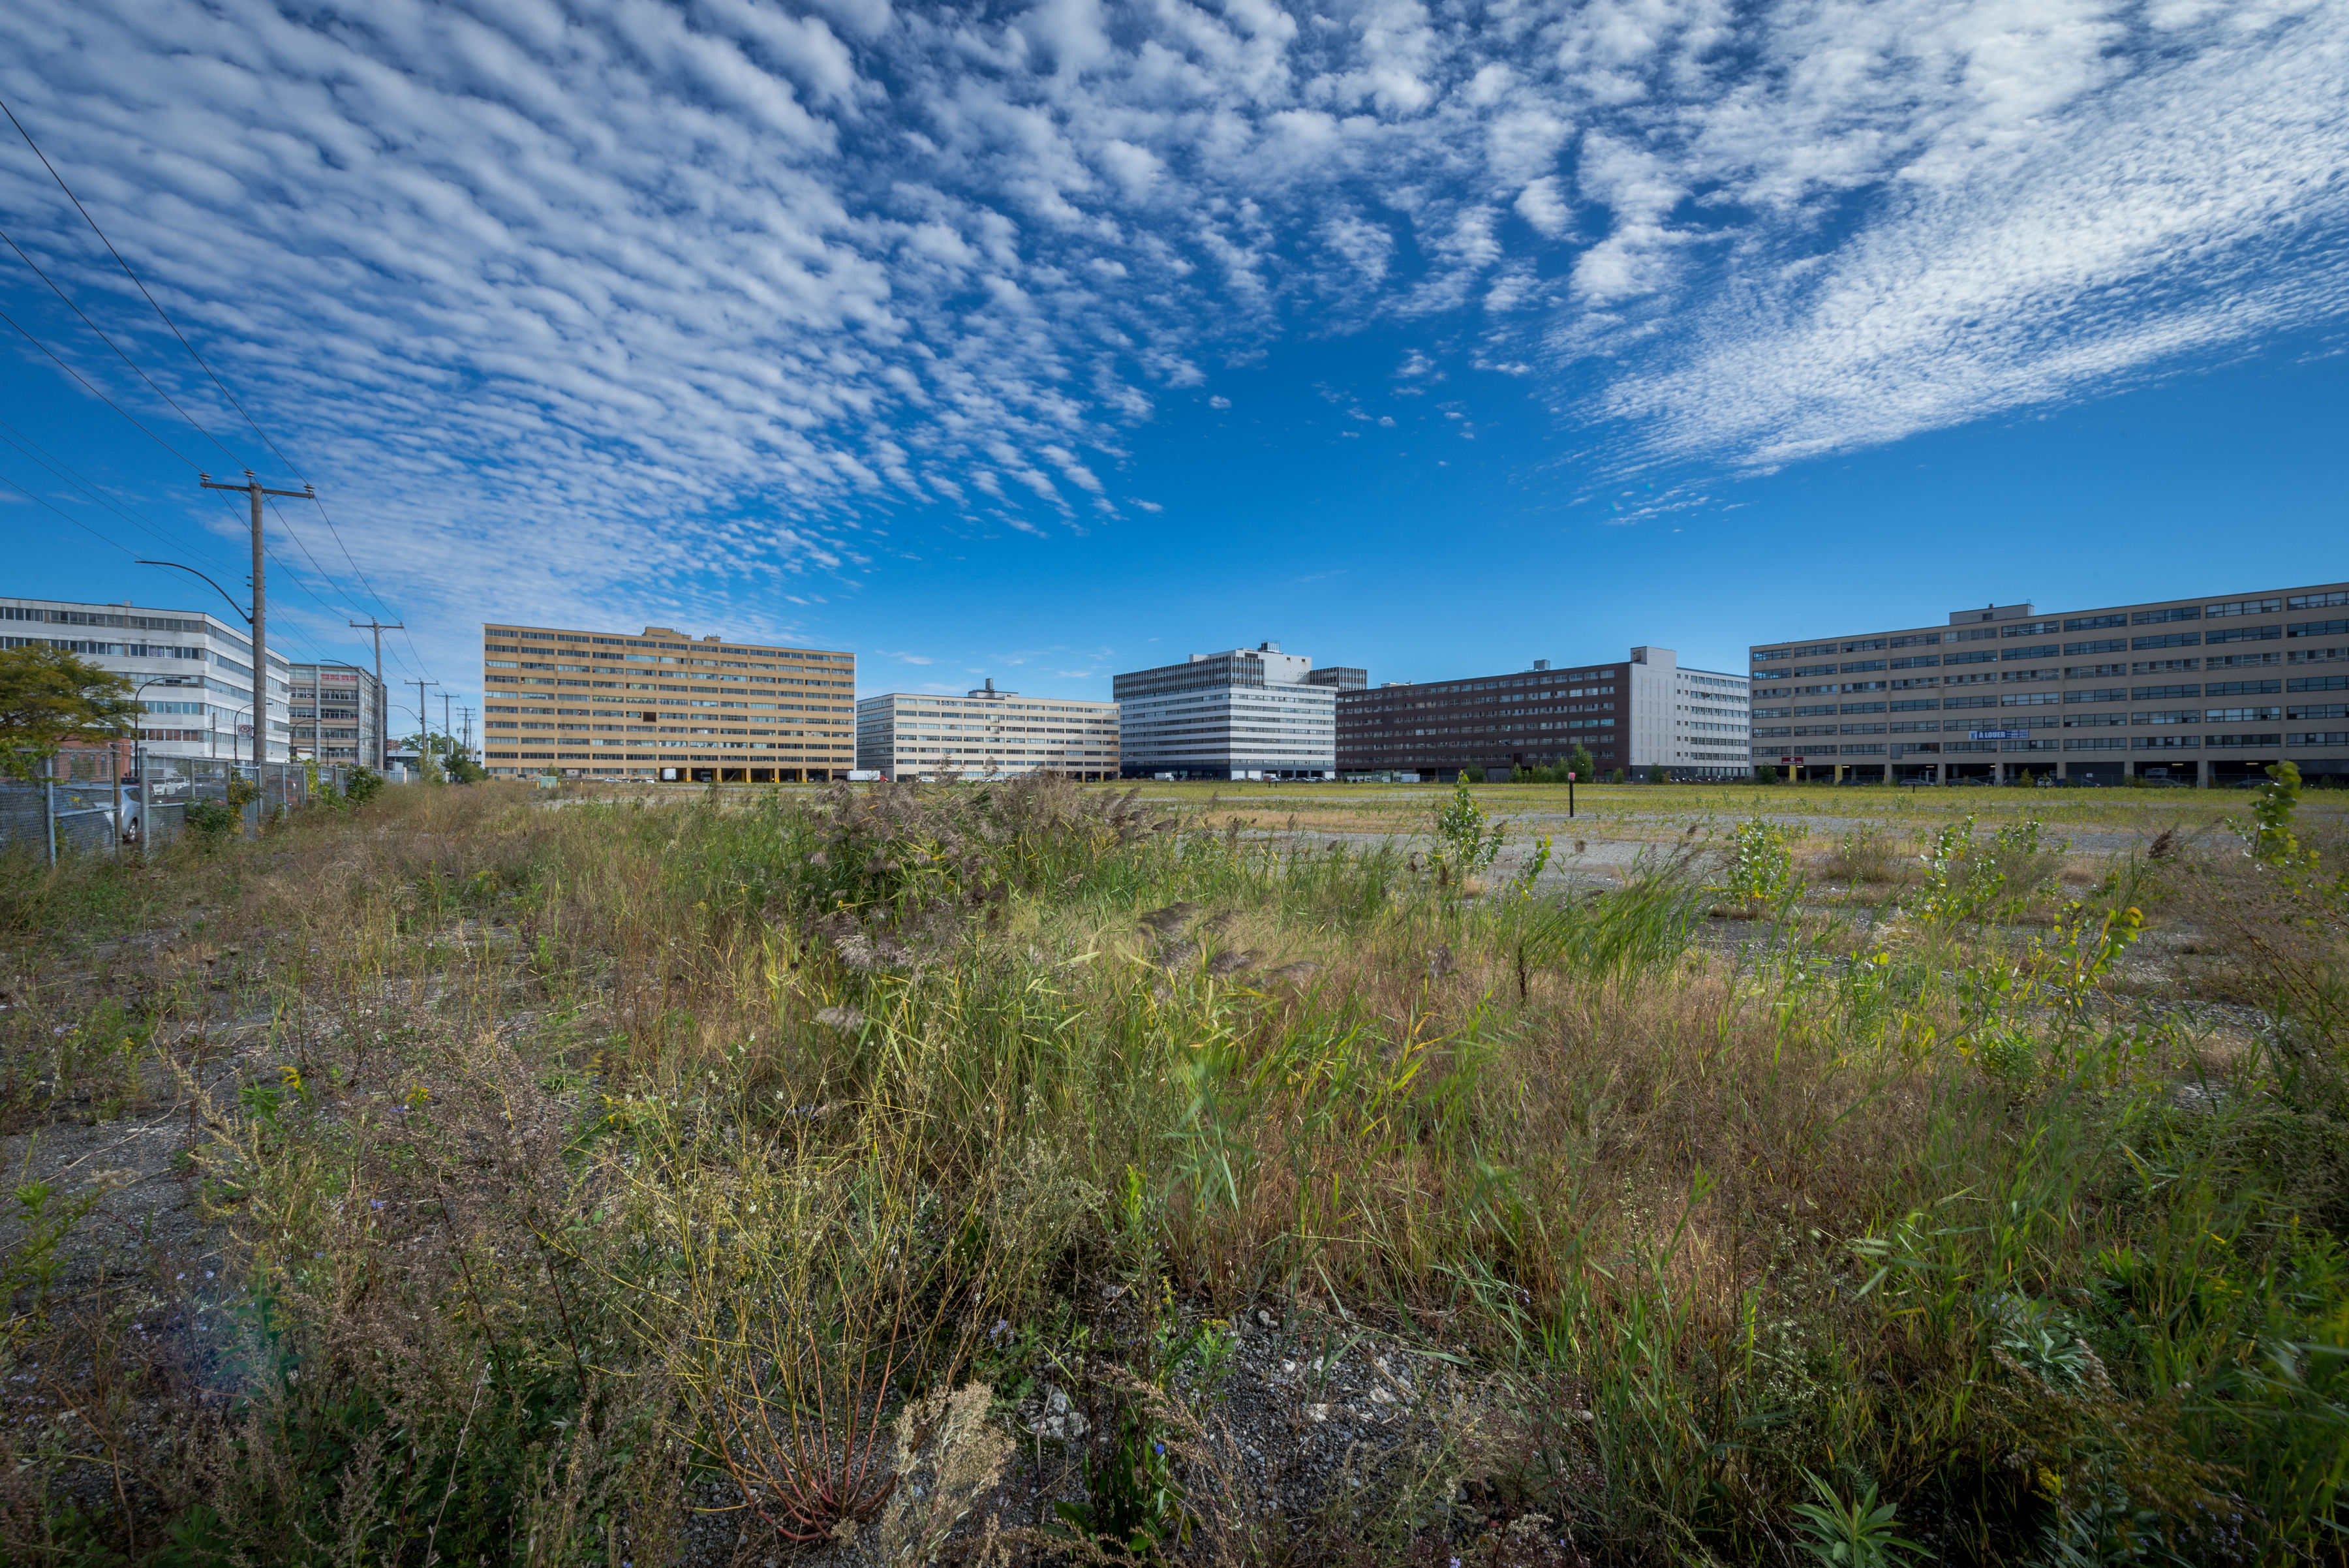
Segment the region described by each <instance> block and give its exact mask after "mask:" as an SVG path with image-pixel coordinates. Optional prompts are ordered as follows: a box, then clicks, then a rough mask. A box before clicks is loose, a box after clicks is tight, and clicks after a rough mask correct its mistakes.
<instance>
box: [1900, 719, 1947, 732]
mask: <svg viewBox="0 0 2349 1568" xmlns="http://www.w3.org/2000/svg"><path fill="white" fill-rule="evenodd" d="M1940 728H1941V726H1940V722H1938V721H1935V720H1930V719H1923V720H1920V719H1895V720H1894V721H1892V732H1893V733H1894V734H1896V735H1918V734H1924V735H1930V734H1936V733H1938V732H1940Z"/></svg>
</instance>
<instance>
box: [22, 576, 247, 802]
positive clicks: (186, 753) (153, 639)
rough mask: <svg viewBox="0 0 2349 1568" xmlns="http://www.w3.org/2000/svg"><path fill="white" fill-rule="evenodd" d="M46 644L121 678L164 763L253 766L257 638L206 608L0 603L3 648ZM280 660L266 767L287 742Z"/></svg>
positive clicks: (143, 734) (147, 746)
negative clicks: (194, 760)
mask: <svg viewBox="0 0 2349 1568" xmlns="http://www.w3.org/2000/svg"><path fill="white" fill-rule="evenodd" d="M26 643H47V644H50V645H51V646H53V647H57V648H62V649H66V650H67V651H68V652H71V653H77V654H79V655H80V656H81V657H82V658H84V659H88V660H89V661H90V662H91V663H92V664H96V665H98V666H100V667H101V668H104V669H107V670H114V671H115V672H117V673H118V674H120V675H123V676H125V677H127V678H128V679H129V681H130V683H131V685H132V686H133V687H134V688H136V695H137V697H138V700H139V703H140V708H141V710H142V714H141V717H140V728H139V741H140V746H141V747H142V748H143V749H144V750H146V751H147V752H148V753H150V754H152V755H155V756H160V757H206V758H217V759H219V760H220V761H222V762H241V763H249V762H251V761H252V760H253V639H251V638H249V637H247V636H245V635H244V634H243V632H241V631H238V630H236V629H235V628H233V627H231V626H230V625H229V624H228V623H227V622H225V621H223V620H222V619H220V618H218V617H216V616H213V615H211V614H209V613H207V612H205V611H202V610H165V609H140V608H138V607H135V606H132V605H128V604H112V605H104V604H81V603H76V602H73V601H70V600H60V599H26V598H0V647H5V648H17V647H21V646H23V645H24V644H26ZM288 673H289V669H288V666H287V664H286V661H285V659H281V658H279V657H278V656H277V654H276V653H275V652H274V651H273V652H272V653H271V654H270V655H269V680H268V682H267V685H266V688H265V701H264V706H265V707H266V708H267V710H268V711H267V712H266V714H264V718H263V722H264V725H265V726H266V728H265V730H264V733H265V735H266V736H267V750H266V752H265V753H264V756H265V758H266V760H268V761H270V762H278V763H282V762H285V761H287V760H288V756H287V742H288V741H289V740H290V739H291V734H290V725H289V722H288V713H287V708H286V694H287V675H288Z"/></svg>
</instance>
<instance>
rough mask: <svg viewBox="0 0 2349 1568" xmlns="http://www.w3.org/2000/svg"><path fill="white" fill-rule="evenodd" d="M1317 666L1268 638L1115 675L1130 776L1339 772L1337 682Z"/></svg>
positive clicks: (1121, 744)
mask: <svg viewBox="0 0 2349 1568" xmlns="http://www.w3.org/2000/svg"><path fill="white" fill-rule="evenodd" d="M1315 673H1316V672H1315V670H1314V669H1313V661H1312V660H1311V659H1309V658H1307V657H1305V656H1304V655H1302V654H1297V653H1283V652H1281V651H1280V644H1278V643H1277V642H1266V643H1259V644H1258V645H1257V646H1256V647H1255V648H1252V649H1248V648H1238V649H1231V650H1230V651H1228V652H1226V653H1195V654H1193V655H1191V657H1190V658H1189V659H1187V660H1185V662H1184V663H1181V664H1164V665H1160V666H1158V667H1157V668H1155V669H1153V670H1129V671H1127V672H1126V673H1125V674H1123V675H1120V676H1118V677H1116V678H1115V679H1114V680H1112V682H1111V687H1110V689H1111V691H1112V694H1113V695H1114V696H1115V697H1116V699H1117V708H1118V736H1119V740H1118V750H1119V761H1120V765H1121V767H1122V769H1123V774H1124V776H1126V777H1127V778H1157V777H1167V776H1171V777H1174V778H1185V779H1251V778H1284V779H1320V778H1335V777H1336V776H1337V774H1338V694H1339V687H1338V686H1337V685H1336V684H1334V683H1332V684H1327V685H1325V684H1322V683H1320V682H1318V681H1316V680H1313V676H1314V674H1315ZM1329 673H1330V674H1331V675H1332V676H1333V677H1334V676H1337V675H1340V674H1343V675H1349V676H1350V675H1351V674H1353V673H1355V672H1354V671H1352V670H1350V669H1345V668H1340V669H1339V670H1331V671H1330V672H1329Z"/></svg>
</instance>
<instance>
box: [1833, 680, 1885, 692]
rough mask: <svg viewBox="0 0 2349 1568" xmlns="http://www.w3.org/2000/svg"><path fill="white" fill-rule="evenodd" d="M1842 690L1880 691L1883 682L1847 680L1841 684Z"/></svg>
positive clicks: (1882, 687)
mask: <svg viewBox="0 0 2349 1568" xmlns="http://www.w3.org/2000/svg"><path fill="white" fill-rule="evenodd" d="M1843 689H1844V690H1845V691H1883V690H1884V682H1883V681H1881V680H1847V681H1845V682H1844V683H1843Z"/></svg>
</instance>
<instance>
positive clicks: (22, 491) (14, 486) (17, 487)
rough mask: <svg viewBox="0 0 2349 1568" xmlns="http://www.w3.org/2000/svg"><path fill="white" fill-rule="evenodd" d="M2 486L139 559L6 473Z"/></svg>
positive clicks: (127, 549) (134, 553)
mask: <svg viewBox="0 0 2349 1568" xmlns="http://www.w3.org/2000/svg"><path fill="white" fill-rule="evenodd" d="M0 484H5V485H6V486H7V487H8V488H9V489H11V490H13V491H15V492H16V493H18V494H19V495H22V496H23V497H25V499H26V500H27V501H30V502H33V503H34V504H36V505H41V506H47V508H48V509H49V510H50V511H52V512H54V513H56V514H57V515H58V516H60V517H62V518H64V519H65V520H66V521H67V522H68V523H70V524H73V525H74V526H75V527H77V528H78V529H80V530H81V531H82V532H83V533H85V534H87V535H89V536H90V537H91V538H93V539H96V540H98V541H99V542H100V543H101V544H107V545H113V546H114V547H115V548H116V549H118V550H120V551H121V552H122V553H123V554H124V555H126V556H129V557H130V558H131V559H132V560H134V561H136V560H137V559H138V558H139V556H138V553H137V552H136V551H134V550H132V549H131V548H129V546H128V545H124V544H122V543H121V542H120V541H119V540H115V539H109V538H108V537H107V536H106V535H103V534H101V533H99V532H98V530H97V529H95V528H93V527H91V526H90V525H89V524H87V523H85V522H83V521H82V520H81V519H80V518H78V517H77V516H75V515H74V514H72V513H70V512H68V511H67V510H66V509H65V508H64V507H62V506H58V505H57V504H54V503H52V502H49V501H47V500H44V499H43V498H42V497H40V496H38V495H36V494H34V493H32V492H31V491H29V490H27V489H26V488H25V487H24V486H23V485H21V484H19V483H16V481H15V480H13V479H11V478H9V477H8V476H7V475H6V474H5V473H0Z"/></svg>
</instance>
